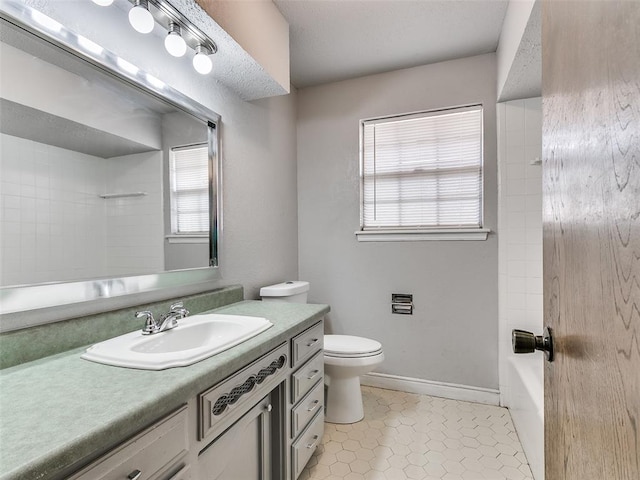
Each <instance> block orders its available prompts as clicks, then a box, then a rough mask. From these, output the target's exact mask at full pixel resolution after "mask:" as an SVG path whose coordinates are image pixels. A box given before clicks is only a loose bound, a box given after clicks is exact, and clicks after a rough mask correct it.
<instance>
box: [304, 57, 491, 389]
mask: <svg viewBox="0 0 640 480" xmlns="http://www.w3.org/2000/svg"><path fill="white" fill-rule="evenodd" d="M495 72H496V65H495V55H494V54H488V55H481V56H477V57H471V58H466V59H461V60H454V61H449V62H443V63H439V64H434V65H427V66H423V67H417V68H411V69H406V70H400V71H395V72H389V73H385V74H380V75H372V76H367V77H362V78H358V79H353V80H347V81H343V82H337V83H332V84H327V85H321V86H318V87H311V88H306V89H301V90H300V91H299V92H298V123H297V138H298V145H297V148H298V217H299V225H298V232H299V233H298V235H299V273H300V275H299V276H300V278H301V279H304V280H308V281H310V282H311V292H310V300H311V301H314V302H323V303H329V304H330V305H331V313H330V315H329V318H328V322H327V324H328V330H329V331H330V332H331V333H341V334H352V335H362V336H367V337H370V338H375V339H378V340H380V341H381V342H382V343H383V346H384V351H385V356H386V360H385V363H384V364H383V365H382V367H380V368H379V369H378V371H379V372H383V373H389V374H394V375H400V376H405V377H413V378H419V379H424V380H431V381H441V382H448V383H455V384H461V385H472V386H478V387H484V388H497V387H498V369H497V364H498V359H497V348H498V335H497V334H498V312H497V303H498V302H497V298H498V285H497V282H498V272H497V266H498V248H497V239H496V236H495V234H493V233H492V234H491V235H490V236H489V238H488V240H487V241H422V242H402V243H400V242H389V243H379V242H376V243H358V241H357V240H356V238H355V235H354V232H355V231H356V230H357V229H358V227H359V183H358V170H359V167H358V165H359V163H358V162H359V158H358V126H359V120H360V119H363V118H370V117H375V116H380V115H391V114H399V113H406V112H413V111H418V110H429V109H434V108H440V107H449V106H456V105H464V104H470V103H483V104H484V125H485V144H484V161H485V224H486V226H487V227H488V228H490V229H492V230H493V231H495V229H496V227H497V184H496V178H497V174H496V114H495V109H496V94H495V85H496V73H495ZM392 293H412V294H413V295H414V303H415V305H416V309H415V313H414V315H413V316H405V315H392V314H391V313H390V309H391V307H390V300H391V294H392Z"/></svg>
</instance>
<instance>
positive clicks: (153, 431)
mask: <svg viewBox="0 0 640 480" xmlns="http://www.w3.org/2000/svg"><path fill="white" fill-rule="evenodd" d="M187 445H188V444H187V407H186V406H185V407H183V408H181V409H180V410H179V411H177V412H175V413H173V414H172V415H170V416H168V417H166V418H165V419H163V420H161V421H159V422H158V423H156V424H154V425H153V426H151V427H149V428H148V429H146V430H145V431H143V432H142V433H140V434H139V435H137V436H136V437H134V438H133V439H131V440H130V441H128V442H125V443H124V444H123V445H121V446H119V447H117V448H116V449H114V450H112V451H111V452H109V453H108V454H106V455H105V456H104V457H102V458H100V459H98V460H97V461H95V462H93V463H92V464H90V465H89V466H88V467H86V468H85V469H83V470H82V471H80V472H79V473H77V474H76V475H74V476H72V477H71V480H112V479H113V480H116V479H117V480H121V479H126V478H134V476H135V472H140V475H139V476H138V477H135V478H136V479H137V480H151V479H152V480H156V479H163V480H164V479H174V478H177V479H188V478H189V477H188V476H181V475H180V474H181V472H183V471H185V468H184V467H185V465H184V461H183V459H182V458H181V457H183V456H184V455H185V454H186V453H187V448H188V446H187ZM181 467H182V468H181ZM186 471H188V467H187V470H186Z"/></svg>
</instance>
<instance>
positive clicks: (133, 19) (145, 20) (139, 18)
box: [129, 0, 155, 33]
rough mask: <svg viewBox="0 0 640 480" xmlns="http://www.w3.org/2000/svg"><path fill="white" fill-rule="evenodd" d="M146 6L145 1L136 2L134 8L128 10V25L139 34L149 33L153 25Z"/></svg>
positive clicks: (138, 0) (137, 0) (153, 22)
mask: <svg viewBox="0 0 640 480" xmlns="http://www.w3.org/2000/svg"><path fill="white" fill-rule="evenodd" d="M148 5H149V4H148V3H147V0H136V4H135V6H134V7H133V8H132V9H131V10H129V23H130V24H131V26H132V27H133V28H134V29H135V30H136V31H138V32H140V33H149V32H151V31H152V30H153V26H154V24H155V21H154V20H153V15H151V12H149V7H148Z"/></svg>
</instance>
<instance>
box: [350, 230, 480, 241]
mask: <svg viewBox="0 0 640 480" xmlns="http://www.w3.org/2000/svg"><path fill="white" fill-rule="evenodd" d="M490 232H491V230H490V229H488V228H477V229H473V230H470V229H463V228H447V229H438V230H435V229H434V230H364V231H362V230H360V231H357V232H355V234H356V237H357V239H358V241H359V242H422V241H433V240H447V241H449V240H475V241H482V240H486V239H487V236H488V235H489V233H490Z"/></svg>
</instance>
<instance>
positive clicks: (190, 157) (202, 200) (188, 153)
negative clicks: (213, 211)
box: [169, 144, 209, 235]
mask: <svg viewBox="0 0 640 480" xmlns="http://www.w3.org/2000/svg"><path fill="white" fill-rule="evenodd" d="M169 178H170V180H169V181H170V185H171V232H172V233H173V234H175V235H198V234H208V232H209V148H208V146H207V144H201V145H189V146H186V147H174V148H172V149H171V152H170V155H169Z"/></svg>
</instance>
